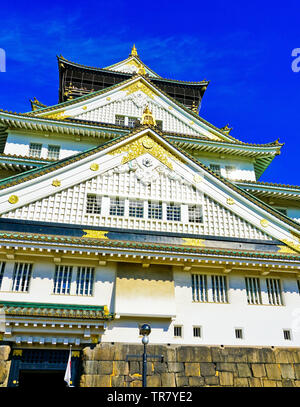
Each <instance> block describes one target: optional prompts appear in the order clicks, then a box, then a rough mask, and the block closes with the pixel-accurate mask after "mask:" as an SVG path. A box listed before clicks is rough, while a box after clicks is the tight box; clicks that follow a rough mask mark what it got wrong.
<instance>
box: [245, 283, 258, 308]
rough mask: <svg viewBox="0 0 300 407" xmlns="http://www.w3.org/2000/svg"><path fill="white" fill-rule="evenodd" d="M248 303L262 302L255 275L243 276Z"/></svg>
mask: <svg viewBox="0 0 300 407" xmlns="http://www.w3.org/2000/svg"><path fill="white" fill-rule="evenodd" d="M245 283H246V292H247V301H248V304H262V299H261V291H260V282H259V278H256V277H245Z"/></svg>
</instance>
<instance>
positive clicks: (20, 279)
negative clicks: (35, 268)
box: [12, 263, 32, 292]
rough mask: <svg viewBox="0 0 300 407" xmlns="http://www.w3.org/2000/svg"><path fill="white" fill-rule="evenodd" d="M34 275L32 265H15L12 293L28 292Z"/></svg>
mask: <svg viewBox="0 0 300 407" xmlns="http://www.w3.org/2000/svg"><path fill="white" fill-rule="evenodd" d="M31 274H32V264H29V263H15V266H14V271H13V281H12V291H18V292H28V290H29V282H30V279H31Z"/></svg>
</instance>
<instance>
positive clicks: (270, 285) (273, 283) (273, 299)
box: [266, 278, 283, 305]
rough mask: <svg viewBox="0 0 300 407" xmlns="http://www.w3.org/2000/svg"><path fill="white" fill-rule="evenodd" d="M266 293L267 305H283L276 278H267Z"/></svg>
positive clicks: (278, 282)
mask: <svg viewBox="0 0 300 407" xmlns="http://www.w3.org/2000/svg"><path fill="white" fill-rule="evenodd" d="M266 283H267V291H268V299H269V304H271V305H283V304H282V298H281V289H280V281H279V279H278V278H267V279H266Z"/></svg>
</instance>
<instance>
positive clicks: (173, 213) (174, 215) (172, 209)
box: [167, 203, 181, 222]
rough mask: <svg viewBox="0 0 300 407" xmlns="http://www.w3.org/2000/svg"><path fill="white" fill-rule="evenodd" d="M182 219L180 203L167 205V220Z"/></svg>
mask: <svg viewBox="0 0 300 407" xmlns="http://www.w3.org/2000/svg"><path fill="white" fill-rule="evenodd" d="M180 219H181V208H180V205H175V204H173V203H170V204H169V205H167V220H173V221H177V222H178V221H180Z"/></svg>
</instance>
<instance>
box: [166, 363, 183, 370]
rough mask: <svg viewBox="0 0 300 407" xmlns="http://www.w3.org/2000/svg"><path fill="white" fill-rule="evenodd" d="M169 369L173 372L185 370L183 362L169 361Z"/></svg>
mask: <svg viewBox="0 0 300 407" xmlns="http://www.w3.org/2000/svg"><path fill="white" fill-rule="evenodd" d="M168 371H169V372H171V373H178V372H184V364H183V362H169V363H168Z"/></svg>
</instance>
